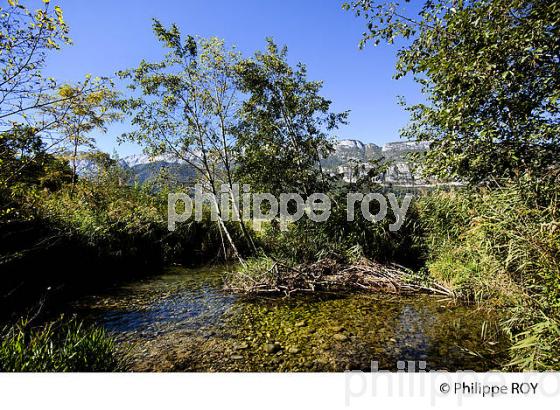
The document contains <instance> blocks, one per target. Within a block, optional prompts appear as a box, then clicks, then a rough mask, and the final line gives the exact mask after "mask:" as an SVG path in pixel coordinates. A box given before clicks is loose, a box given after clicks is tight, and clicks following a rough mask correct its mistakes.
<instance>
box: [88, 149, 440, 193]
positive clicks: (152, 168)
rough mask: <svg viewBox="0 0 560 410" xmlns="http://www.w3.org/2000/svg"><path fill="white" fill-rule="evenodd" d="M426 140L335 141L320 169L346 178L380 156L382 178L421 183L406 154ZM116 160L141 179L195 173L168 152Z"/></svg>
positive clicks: (180, 178)
mask: <svg viewBox="0 0 560 410" xmlns="http://www.w3.org/2000/svg"><path fill="white" fill-rule="evenodd" d="M428 148H429V146H428V144H426V143H415V142H390V143H387V144H385V145H384V146H383V147H380V146H378V145H376V144H371V143H370V144H364V143H363V142H361V141H358V140H354V139H346V140H340V141H338V142H337V143H336V144H335V146H334V152H333V153H332V154H331V155H330V156H329V157H327V158H325V159H323V160H322V161H321V165H322V167H323V169H324V170H326V171H327V172H329V173H330V174H337V175H342V176H343V178H344V179H346V180H347V181H348V180H350V178H353V177H355V175H354V176H353V173H354V169H355V167H356V165H357V164H359V165H362V166H363V169H365V171H366V172H367V171H368V170H369V169H371V165H370V163H369V161H371V160H379V159H383V160H384V161H388V162H389V163H390V166H389V169H388V171H387V172H386V174H385V175H383V176H382V178H383V181H384V182H386V183H393V184H403V185H407V184H412V183H415V184H425V183H427V181H425V180H423V179H422V178H421V176H420V175H419V173H418V172H413V170H412V168H413V167H412V166H411V164H410V161H409V160H408V158H407V155H408V154H409V153H411V152H419V151H426V150H427V149H428ZM119 164H120V165H121V166H122V167H123V168H124V169H126V170H128V171H129V172H130V173H131V174H132V179H133V180H134V181H138V182H140V183H144V182H146V181H148V180H150V179H152V178H154V177H155V176H156V175H157V174H158V173H159V172H160V170H161V169H164V168H166V169H167V171H168V172H169V173H170V174H171V175H173V176H175V177H176V179H177V180H178V181H179V182H188V181H190V180H192V179H193V177H194V176H195V172H194V169H193V168H192V166H190V165H189V164H187V163H185V162H183V161H180V160H178V159H176V158H174V157H171V156H157V157H154V158H150V157H149V156H148V155H145V154H138V155H130V156H126V157H123V158H120V159H119ZM95 172H96V169H95V164H94V163H93V162H91V161H88V160H85V159H82V160H80V161H79V162H78V173H79V174H80V175H82V176H88V175H93V174H95Z"/></svg>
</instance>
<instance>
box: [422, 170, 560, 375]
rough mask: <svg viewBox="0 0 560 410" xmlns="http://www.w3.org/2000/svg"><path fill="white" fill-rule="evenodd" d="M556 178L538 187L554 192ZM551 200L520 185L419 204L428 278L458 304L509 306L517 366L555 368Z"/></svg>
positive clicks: (557, 297)
mask: <svg viewBox="0 0 560 410" xmlns="http://www.w3.org/2000/svg"><path fill="white" fill-rule="evenodd" d="M557 178H558V176H557V175H551V176H549V177H548V180H547V181H540V183H543V185H548V186H549V187H555V186H557V184H558V179H557ZM536 192H539V194H538V195H536ZM544 193H548V194H544ZM558 203H559V202H558V198H557V192H556V191H555V190H554V189H553V190H550V189H546V188H544V187H540V188H538V189H537V188H536V187H535V183H534V182H531V181H527V180H526V181H521V182H519V183H515V184H513V183H511V184H509V185H507V186H504V187H502V188H496V189H493V190H480V191H478V192H473V191H464V192H461V191H458V192H434V193H431V194H429V195H427V196H424V197H422V198H421V199H420V201H419V213H420V223H421V226H422V228H423V232H424V235H425V240H426V249H427V257H428V260H427V268H428V270H429V272H430V274H431V275H432V276H433V277H434V278H435V279H436V280H437V281H439V282H441V283H443V284H445V285H446V286H448V287H450V288H451V289H453V290H454V291H455V292H456V293H457V295H458V296H459V297H461V298H463V299H466V300H472V301H477V302H479V303H489V304H492V305H496V304H498V305H501V306H504V307H507V308H508V309H509V311H510V314H509V315H508V318H507V320H506V321H505V323H504V327H505V329H506V330H507V331H508V332H509V333H510V334H511V337H512V340H513V342H514V345H513V348H512V351H511V353H512V365H515V366H520V367H522V368H524V369H538V370H542V369H548V368H553V369H557V368H558V361H557V358H556V357H557V354H555V353H554V352H555V351H556V352H557V349H558V347H559V346H558V335H557V332H556V331H555V330H554V329H557V326H558V323H559V320H560V257H559V256H560V229H559V228H560V221H559V220H558ZM555 349H556V350H555Z"/></svg>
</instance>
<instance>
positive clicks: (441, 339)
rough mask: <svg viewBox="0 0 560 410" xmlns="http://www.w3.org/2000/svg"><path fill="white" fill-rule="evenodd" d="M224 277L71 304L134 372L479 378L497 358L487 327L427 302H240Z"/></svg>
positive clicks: (341, 298)
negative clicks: (431, 372) (445, 372)
mask: <svg viewBox="0 0 560 410" xmlns="http://www.w3.org/2000/svg"><path fill="white" fill-rule="evenodd" d="M223 271H224V268H221V267H215V268H204V269H184V268H173V269H170V270H168V271H167V272H166V273H165V274H164V275H161V276H158V277H154V278H150V279H146V280H143V281H138V282H135V283H131V284H128V285H126V286H120V287H117V288H115V289H112V290H110V291H108V292H106V293H105V294H100V295H94V296H91V297H88V298H84V299H83V300H81V301H79V302H78V303H76V306H75V309H76V311H77V312H78V313H79V314H80V315H81V316H82V317H84V318H87V319H89V320H93V321H95V322H97V323H101V324H103V325H104V326H105V327H106V328H107V329H108V330H109V331H111V332H112V333H113V334H115V335H116V336H117V337H118V338H119V339H120V340H122V341H127V342H132V343H133V350H132V357H133V362H134V369H135V370H190V371H235V370H240V371H341V370H345V369H361V370H369V368H370V365H371V361H372V360H375V361H378V362H379V367H380V368H381V369H390V370H396V362H397V361H398V360H414V361H419V360H422V361H426V362H427V369H449V370H458V369H469V370H476V371H485V370H489V369H492V368H494V367H495V363H497V362H498V361H499V358H500V355H501V354H502V352H503V350H504V349H503V346H501V344H500V343H498V341H497V340H495V339H492V340H490V342H491V343H488V342H489V340H488V339H487V336H485V337H486V339H483V338H482V337H481V335H480V329H481V327H482V323H483V322H484V321H485V320H487V321H488V320H491V318H488V317H485V316H484V315H482V314H476V315H474V314H473V308H468V307H463V306H455V305H454V304H453V303H452V302H451V301H449V300H443V299H440V298H435V297H431V296H426V295H419V296H414V297H399V296H390V295H384V294H356V293H352V294H336V295H335V294H320V295H313V296H309V297H293V298H289V299H285V298H257V299H247V298H242V297H236V296H233V295H231V294H226V293H224V292H223V291H222V290H221V287H222V280H221V275H222V273H223Z"/></svg>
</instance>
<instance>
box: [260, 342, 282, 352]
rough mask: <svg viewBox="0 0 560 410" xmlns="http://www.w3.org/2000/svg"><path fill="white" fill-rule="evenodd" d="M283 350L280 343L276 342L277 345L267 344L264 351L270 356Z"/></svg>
mask: <svg viewBox="0 0 560 410" xmlns="http://www.w3.org/2000/svg"><path fill="white" fill-rule="evenodd" d="M280 349H281V346H280V343H278V342H275V343H266V344H265V345H264V350H265V352H267V353H268V354H273V353H276V352H278V351H279V350H280Z"/></svg>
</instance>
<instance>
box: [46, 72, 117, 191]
mask: <svg viewBox="0 0 560 410" xmlns="http://www.w3.org/2000/svg"><path fill="white" fill-rule="evenodd" d="M84 90H90V91H89V92H84ZM47 98H50V99H54V101H53V103H52V104H47V105H45V107H44V110H45V111H47V112H51V113H52V114H53V116H56V114H57V113H59V112H64V113H65V115H63V116H62V118H60V119H59V121H58V122H57V124H56V129H57V131H58V133H59V134H60V135H61V136H62V142H63V144H64V146H65V147H64V148H65V149H69V154H67V156H68V157H69V159H70V163H71V164H72V192H73V191H74V187H75V185H76V180H77V163H78V159H79V154H80V149H81V148H84V147H85V148H87V149H93V148H95V140H94V139H93V138H92V137H91V136H90V135H89V134H90V133H91V132H92V131H93V130H96V129H98V130H101V131H106V126H107V124H109V123H111V122H113V121H116V120H118V119H120V118H121V116H122V115H121V112H120V111H117V110H116V98H117V93H116V92H115V91H114V90H113V84H112V82H111V81H110V80H108V79H106V78H92V77H91V76H86V79H85V81H83V82H82V83H78V84H76V85H70V84H64V85H62V86H61V87H60V88H59V89H58V93H57V94H55V95H54V96H47Z"/></svg>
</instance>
